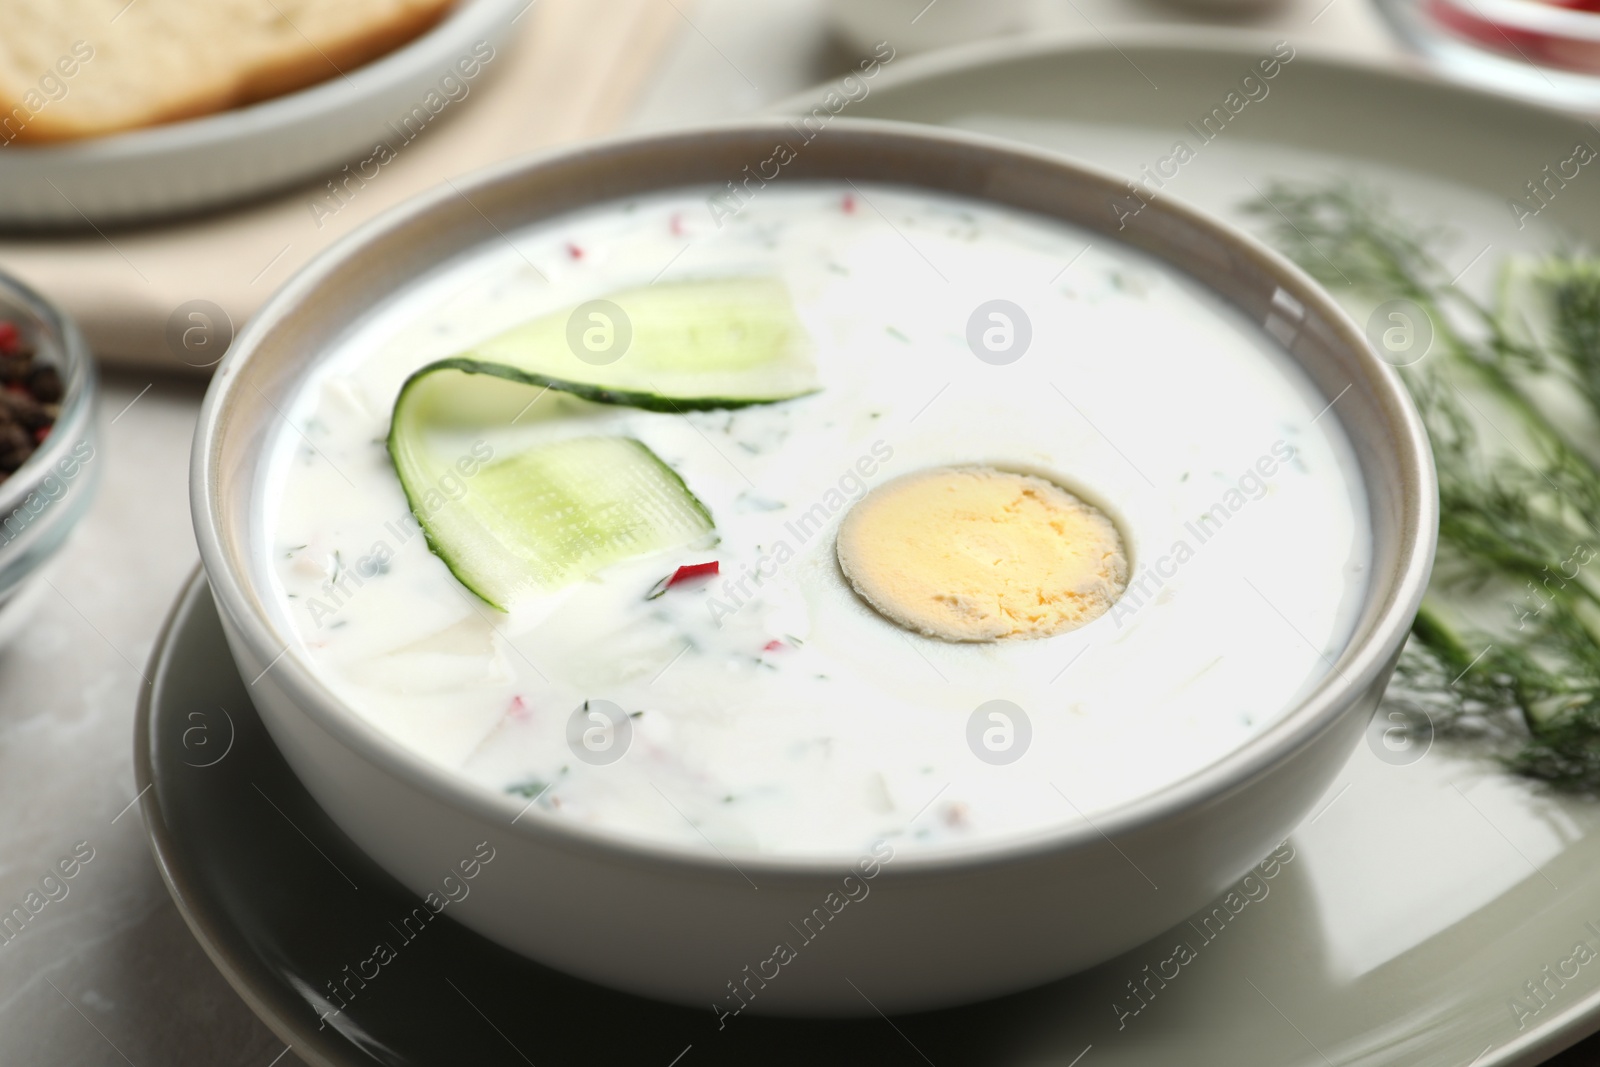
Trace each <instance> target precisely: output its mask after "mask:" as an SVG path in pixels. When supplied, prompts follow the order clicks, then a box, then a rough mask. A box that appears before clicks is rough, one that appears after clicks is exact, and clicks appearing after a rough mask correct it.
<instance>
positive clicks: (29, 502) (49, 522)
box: [0, 274, 101, 645]
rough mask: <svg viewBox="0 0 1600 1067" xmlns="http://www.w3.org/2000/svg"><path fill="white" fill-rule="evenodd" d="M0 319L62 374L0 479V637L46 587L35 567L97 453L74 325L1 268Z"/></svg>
mask: <svg viewBox="0 0 1600 1067" xmlns="http://www.w3.org/2000/svg"><path fill="white" fill-rule="evenodd" d="M0 320H8V321H10V322H13V323H15V324H16V326H17V328H18V329H19V330H20V331H21V333H22V337H23V340H24V341H25V342H28V343H31V344H32V345H33V347H34V352H35V354H34V361H35V362H36V363H47V364H50V365H51V366H53V367H55V368H56V370H57V372H58V373H60V375H61V385H62V395H61V409H60V411H59V413H58V414H57V415H56V421H55V425H54V426H53V427H51V429H50V433H49V435H48V436H47V437H45V439H44V441H43V442H42V443H41V444H40V445H39V448H38V449H37V450H36V451H35V452H34V453H33V454H32V455H31V456H29V457H28V459H27V461H26V462H24V463H23V464H22V466H20V467H18V468H17V469H16V470H15V471H14V472H13V473H12V474H11V476H10V477H8V478H6V479H5V480H4V481H0V645H4V644H7V643H9V642H10V640H11V639H12V638H13V637H14V636H16V633H17V631H18V630H19V629H20V628H21V626H22V624H23V623H24V622H25V621H26V619H27V616H28V615H29V613H30V611H31V609H32V608H33V606H34V604H35V603H36V602H37V601H38V599H39V598H40V597H41V596H42V595H43V592H44V590H45V589H46V588H47V587H46V586H45V585H44V584H43V583H42V582H41V581H39V577H40V574H39V572H40V568H41V567H42V565H43V564H44V563H45V562H46V561H48V560H49V559H50V558H51V557H52V556H54V555H55V553H56V551H57V550H58V549H59V548H60V547H61V546H62V544H63V543H65V541H66V539H67V534H68V533H70V532H71V530H72V528H73V527H74V526H76V525H77V523H78V520H79V519H80V518H82V516H83V513H84V511H85V510H86V509H87V508H88V505H89V501H90V500H91V499H92V498H93V496H94V490H95V485H96V483H97V482H98V481H99V477H100V465H101V461H100V459H99V455H98V442H97V440H96V433H97V431H96V426H95V412H96V409H97V407H98V395H99V387H98V382H97V379H96V375H95V369H94V362H93V360H92V359H91V357H90V355H89V348H88V346H87V345H86V344H85V343H84V340H83V337H82V335H80V334H79V333H78V328H77V326H75V325H74V324H73V322H72V320H71V319H69V318H67V317H66V315H65V314H63V313H62V312H60V311H58V310H56V309H55V308H54V307H52V306H50V305H49V304H48V303H46V302H45V300H44V298H43V297H41V296H39V295H38V294H37V293H35V292H33V291H32V290H31V289H29V288H27V287H26V286H24V285H22V284H21V283H20V282H17V281H15V280H14V279H12V278H9V277H7V276H5V275H3V274H0Z"/></svg>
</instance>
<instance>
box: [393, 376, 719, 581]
mask: <svg viewBox="0 0 1600 1067" xmlns="http://www.w3.org/2000/svg"><path fill="white" fill-rule="evenodd" d="M389 453H390V455H391V456H392V457H393V458H394V464H395V469H396V470H397V471H398V472H399V474H400V482H401V485H403V486H404V487H405V492H406V498H407V500H408V501H409V502H410V504H411V509H412V512H413V513H414V514H415V515H416V516H417V520H418V521H419V522H420V523H421V524H422V530H423V533H424V534H425V535H426V536H427V539H428V546H429V547H430V548H432V549H433V551H434V554H435V555H437V556H438V557H439V558H440V559H442V560H444V562H445V565H446V566H448V567H449V568H450V570H451V571H452V572H453V573H454V574H455V576H456V577H457V578H458V579H460V580H461V583H462V584H463V585H465V586H466V587H467V588H468V589H470V590H472V591H473V592H474V593H476V594H477V595H478V596H479V597H481V598H483V600H485V601H487V602H488V603H489V604H491V605H492V606H494V607H496V608H499V609H500V610H501V611H509V610H510V609H511V607H512V606H514V605H515V604H516V603H517V602H518V601H520V600H523V599H525V598H526V597H529V596H535V595H538V594H541V593H548V592H552V591H554V590H556V589H560V588H561V587H562V586H565V585H570V584H572V583H573V582H578V581H582V580H583V579H585V578H587V577H589V576H590V575H592V574H594V573H595V572H596V571H598V570H600V569H601V568H603V567H605V566H607V565H609V564H612V563H616V562H619V561H620V560H624V559H629V558H631V557H634V556H641V555H646V554H648V553H653V552H659V551H663V550H665V549H669V548H678V547H681V546H683V545H687V544H691V543H693V542H695V541H698V540H700V539H702V538H704V537H705V536H706V535H707V534H709V533H711V531H712V530H713V529H714V528H715V527H714V524H713V522H712V520H711V513H710V512H709V511H708V510H706V506H705V505H704V504H702V503H701V502H700V501H699V500H698V499H697V498H696V497H695V495H694V494H693V493H691V492H690V491H689V487H688V486H687V485H685V484H684V482H683V479H682V478H680V477H679V476H678V474H677V472H676V471H674V470H673V469H672V468H671V467H669V466H667V465H666V464H665V463H663V462H662V461H661V459H660V457H658V456H657V455H656V454H655V453H654V452H652V451H650V449H649V448H648V447H647V446H646V445H644V444H643V443H642V442H640V441H637V440H635V439H633V438H631V437H574V438H568V439H566V440H561V441H555V442H553V443H549V444H542V445H536V446H534V447H532V448H529V449H526V450H524V451H521V452H518V453H516V454H514V455H511V456H507V457H506V458H504V459H497V460H494V461H492V462H490V463H489V464H487V465H486V466H483V467H482V468H480V469H479V470H478V471H477V472H476V473H475V474H473V475H471V476H470V477H468V478H466V479H460V478H457V479H456V482H450V483H446V484H458V483H459V482H461V481H464V482H465V485H466V489H465V492H462V493H459V494H457V495H456V496H455V498H453V499H450V498H446V497H444V496H443V495H442V494H440V493H439V491H438V489H437V488H435V487H437V486H439V485H440V484H441V481H442V480H444V479H446V477H447V476H454V475H456V471H457V463H456V462H455V461H453V460H452V459H449V458H445V457H442V456H441V455H439V454H438V453H437V452H435V451H433V450H432V449H430V448H429V447H428V444H427V440H426V434H425V431H424V428H423V426H422V425H420V424H416V423H414V422H413V421H411V420H410V419H409V418H408V411H407V405H406V404H405V394H402V396H401V400H400V402H399V403H397V404H396V406H395V418H394V425H393V427H392V428H391V429H390V432H389Z"/></svg>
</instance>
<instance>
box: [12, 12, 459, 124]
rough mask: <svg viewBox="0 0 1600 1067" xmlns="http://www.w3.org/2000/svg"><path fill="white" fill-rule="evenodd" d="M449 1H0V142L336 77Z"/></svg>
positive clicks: (166, 117) (202, 110) (395, 42)
mask: <svg viewBox="0 0 1600 1067" xmlns="http://www.w3.org/2000/svg"><path fill="white" fill-rule="evenodd" d="M454 2H455V0H132V2H129V0H0V145H6V144H10V143H13V142H37V141H59V140H68V139H72V138H79V137H94V136H99V135H102V134H107V133H115V132H118V131H121V130H129V129H135V128H138V127H141V126H151V125H155V124H158V123H163V122H171V121H173V120H176V119H183V118H190V117H193V116H196V115H205V114H210V113H212V112H216V111H223V110H226V109H228V108H232V107H238V106H240V105H243V104H249V103H254V102H256V101H259V100H264V99H267V98H269V97H273V96H279V95H282V94H284V93H288V92H292V91H294V90H296V89H300V88H303V87H305V86H307V85H311V84H314V83H316V82H320V81H325V80H327V79H329V78H336V77H339V76H341V74H343V73H344V72H347V71H350V70H352V69H354V68H356V67H358V66H360V65H361V64H363V63H366V62H368V61H369V60H372V59H375V58H377V57H378V56H380V55H382V54H384V53H385V52H388V51H391V50H392V49H394V48H397V47H398V46H400V45H402V44H404V43H405V42H407V41H409V40H411V39H412V38H414V37H416V36H418V35H419V34H421V33H423V32H424V31H426V30H427V29H429V28H430V27H431V26H433V24H434V23H436V22H438V20H439V19H440V18H441V17H442V16H443V15H444V14H445V12H446V11H447V10H448V9H449V8H450V7H451V6H452V5H453V4H454Z"/></svg>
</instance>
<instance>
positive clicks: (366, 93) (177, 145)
mask: <svg viewBox="0 0 1600 1067" xmlns="http://www.w3.org/2000/svg"><path fill="white" fill-rule="evenodd" d="M527 5H528V0H461V2H460V3H459V5H458V6H457V7H456V8H455V9H454V10H453V11H451V12H450V13H449V14H448V15H446V16H445V17H444V19H443V20H442V21H440V23H439V24H438V25H437V26H435V27H433V29H431V30H429V31H428V32H427V33H425V34H423V35H422V36H420V37H418V38H417V39H416V40H414V41H411V42H409V43H408V44H406V45H404V46H402V47H400V48H397V49H395V50H394V51H393V52H390V53H389V54H388V55H385V56H382V57H380V58H378V59H375V60H373V61H372V62H371V63H367V64H364V65H363V66H361V67H358V68H356V69H354V70H352V71H350V73H349V74H348V75H347V76H345V77H342V78H332V79H330V80H328V81H325V82H321V83H319V84H317V85H313V86H311V87H310V88H307V89H302V90H300V91H299V92H295V93H289V94H288V95H286V96H280V97H276V98H274V99H271V100H265V101H262V102H261V103H259V104H252V105H250V106H249V107H242V108H235V109H233V110H231V111H223V112H219V113H218V114H215V115H207V116H204V117H202V118H197V119H190V120H187V121H184V122H173V123H168V124H166V125H162V126H152V127H150V128H148V129H142V130H130V131H129V132H127V133H119V134H112V135H110V136H107V137H95V138H90V139H87V140H82V141H69V142H66V143H62V144H45V145H38V146H28V145H20V144H18V145H10V146H7V147H6V148H5V149H4V150H3V151H0V225H6V226H12V227H28V228H36V227H62V226H67V227H74V228H76V227H87V226H89V225H91V224H92V225H97V226H103V225H107V224H111V223H126V222H133V221H136V220H142V219H149V218H153V217H156V216H161V215H170V214H174V213H179V212H192V211H199V210H202V209H205V208H211V207H216V206H217V205H219V204H223V203H227V202H230V201H236V200H242V199H245V198H247V197H251V196H257V195H260V194H262V193H266V192H269V191H271V190H274V189H278V188H281V187H283V186H285V185H287V184H289V183H291V182H294V181H296V180H297V179H301V178H305V177H308V176H311V175H314V174H318V173H320V172H323V171H330V170H334V169H336V168H337V167H338V166H339V165H340V164H342V163H346V162H349V161H350V160H353V159H356V158H358V157H361V156H364V155H366V154H369V153H371V152H372V150H373V146H374V145H376V144H377V143H378V142H379V141H389V142H394V141H396V140H397V134H396V133H395V132H394V130H393V129H391V127H390V123H393V122H399V121H401V120H402V119H403V118H404V117H405V116H406V115H408V114H410V113H411V111H412V108H413V107H415V106H419V105H421V104H422V102H423V101H424V99H425V98H426V96H427V94H428V92H429V91H430V90H434V89H437V88H438V86H439V84H440V81H441V79H442V78H444V77H445V76H446V75H447V74H450V73H452V72H456V64H457V62H458V61H460V60H462V59H470V58H471V57H472V55H473V48H474V47H475V46H477V45H478V44H479V43H480V42H487V43H488V44H490V45H494V46H498V45H499V44H501V43H502V39H503V38H504V36H505V34H506V31H507V30H508V29H509V28H510V26H511V22H512V20H513V19H514V18H516V17H517V14H518V12H519V11H522V10H524V9H525V8H526V7H527ZM490 73H491V72H485V74H484V76H486V77H487V76H489V75H490ZM456 77H457V78H458V79H459V77H460V74H459V72H456ZM441 114H443V113H441ZM446 117H447V116H446Z"/></svg>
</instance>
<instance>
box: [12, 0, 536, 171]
mask: <svg viewBox="0 0 1600 1067" xmlns="http://www.w3.org/2000/svg"><path fill="white" fill-rule="evenodd" d="M519 2H520V3H521V9H520V10H519V11H518V13H517V14H516V15H514V16H512V17H511V18H510V19H509V21H507V20H506V15H507V14H509V12H510V10H511V8H512V7H513V6H514V5H516V4H518V3H519ZM533 2H536V0H533ZM531 6H532V2H530V0H455V3H454V4H453V5H452V6H451V8H450V9H449V10H447V11H445V13H444V15H443V16H442V17H441V18H440V19H439V20H438V21H437V22H435V23H434V24H433V25H432V26H429V27H428V28H427V29H426V30H424V31H423V32H422V33H420V34H418V35H417V36H416V37H413V38H412V39H411V40H409V41H407V42H405V43H404V44H402V45H400V46H399V47H398V48H392V49H390V50H389V51H387V52H385V53H383V54H382V55H380V56H377V57H376V58H374V59H370V60H368V61H367V62H365V63H362V64H361V65H360V66H357V67H352V68H351V69H350V70H348V71H343V72H341V73H340V74H337V75H335V76H333V77H330V78H325V79H323V80H322V81H319V82H314V83H313V84H311V85H307V86H304V87H302V88H300V89H296V90H294V91H292V92H288V93H283V94H281V95H279V96H273V97H269V98H267V99H265V100H258V101H256V102H255V103H253V104H246V105H244V106H243V107H235V108H229V109H227V110H226V111H218V112H213V113H211V114H208V115H197V116H195V117H193V118H188V119H179V120H177V121H175V122H163V123H157V124H156V125H153V126H141V127H138V128H136V129H131V130H121V131H118V132H115V133H107V134H101V135H99V136H93V137H83V138H77V139H74V140H67V141H46V142H40V143H22V144H13V145H10V146H8V147H6V149H5V151H3V152H0V175H3V174H4V173H5V172H6V170H7V162H8V161H10V162H11V164H12V165H13V166H15V167H37V168H44V169H46V170H49V169H53V168H56V167H72V166H89V165H93V166H105V165H108V164H115V163H118V162H125V161H130V160H142V159H151V158H159V157H163V156H170V155H181V154H185V153H193V152H197V151H209V150H212V149H215V148H216V147H217V146H219V145H223V144H231V143H233V142H236V141H241V140H250V139H253V138H256V137H259V136H261V135H262V134H264V133H271V132H275V131H283V130H286V129H294V128H297V127H300V126H303V125H305V124H306V123H310V122H316V121H318V120H319V119H323V118H326V117H327V116H328V115H330V114H333V113H336V112H342V111H344V110H346V109H348V108H350V107H352V106H358V105H360V104H363V103H367V102H371V101H375V100H380V99H383V98H385V95H386V94H388V93H391V92H393V91H394V90H395V89H396V88H398V87H400V86H402V85H404V84H405V83H407V82H408V81H410V80H411V79H413V78H414V77H416V74H417V70H418V68H419V67H426V66H428V65H430V64H433V63H436V62H439V61H441V60H443V59H445V58H446V55H447V54H448V55H449V56H450V57H454V55H455V53H456V52H457V51H459V48H460V40H461V39H465V38H468V37H475V36H479V35H481V34H484V33H493V32H496V31H497V30H498V29H500V28H502V23H503V22H504V23H505V24H507V25H509V23H510V22H515V21H516V20H517V19H518V18H521V17H522V13H523V12H526V11H527V9H528V8H529V7H531Z"/></svg>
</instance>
